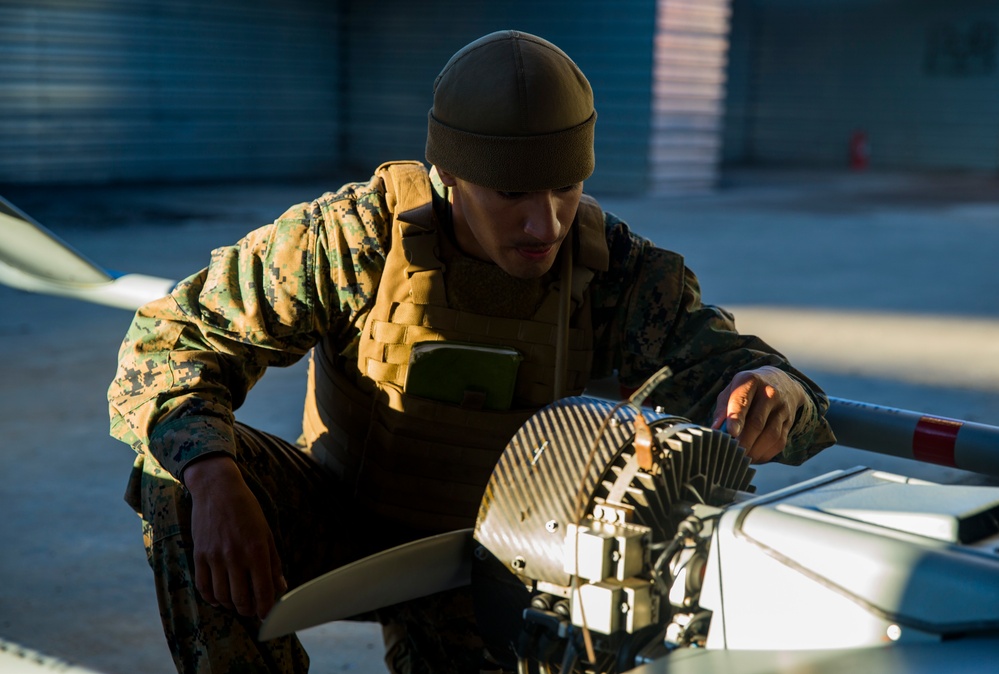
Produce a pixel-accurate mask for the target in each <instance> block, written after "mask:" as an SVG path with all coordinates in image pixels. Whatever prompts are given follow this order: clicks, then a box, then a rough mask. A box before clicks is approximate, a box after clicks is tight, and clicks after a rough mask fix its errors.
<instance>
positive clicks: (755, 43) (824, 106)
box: [724, 0, 999, 170]
mask: <svg viewBox="0 0 999 674" xmlns="http://www.w3.org/2000/svg"><path fill="white" fill-rule="evenodd" d="M732 21H733V28H732V47H731V52H730V55H731V57H730V60H729V62H730V65H729V77H728V82H729V86H728V100H727V105H726V111H727V116H726V124H725V133H724V159H725V162H726V163H727V164H730V165H732V164H751V165H789V166H790V165H793V166H816V167H845V166H847V165H848V146H849V139H850V137H851V135H852V134H853V133H854V132H855V131H856V130H863V131H864V132H865V133H866V134H867V136H868V138H869V141H870V147H871V159H870V163H871V166H872V167H881V168H890V169H910V170H925V169H933V170H936V169H968V170H996V169H997V168H999V3H996V2H995V0H950V1H949V2H946V3H944V2H939V1H938V0H863V1H862V0H812V1H811V2H808V3H802V2H798V1H795V0H734V2H733V17H732Z"/></svg>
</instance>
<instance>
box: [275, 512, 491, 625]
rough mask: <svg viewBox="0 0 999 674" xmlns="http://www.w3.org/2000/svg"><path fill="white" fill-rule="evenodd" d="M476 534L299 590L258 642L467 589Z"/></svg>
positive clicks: (385, 555) (383, 557)
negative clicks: (424, 598)
mask: <svg viewBox="0 0 999 674" xmlns="http://www.w3.org/2000/svg"><path fill="white" fill-rule="evenodd" d="M474 545H475V542H474V540H473V539H472V529H460V530H458V531H451V532H448V533H444V534H438V535H436V536H430V537H429V538H421V539H420V540H417V541H413V542H411V543H406V544H404V545H399V546H397V547H394V548H390V549H388V550H385V551H383V552H379V553H377V554H374V555H371V556H370V557H365V558H364V559H359V560H357V561H356V562H352V563H351V564H347V565H346V566H342V567H340V568H339V569H334V570H333V571H330V572H329V573H327V574H324V575H322V576H319V577H318V578H316V579H314V580H311V581H309V582H308V583H305V584H304V585H300V586H299V587H296V588H295V589H294V590H292V591H291V592H288V593H287V594H286V595H284V596H283V597H282V598H281V600H280V601H278V603H277V604H275V606H274V608H273V609H271V612H270V613H269V614H268V615H267V618H266V619H265V620H264V624H263V626H262V627H261V628H260V640H261V641H266V640H267V639H273V638H275V637H280V636H283V635H285V634H290V633H292V632H295V631H297V630H302V629H306V628H308V627H315V626H316V625H322V624H324V623H328V622H333V621H334V620H343V619H345V618H350V617H352V616H356V615H359V614H361V613H366V612H368V611H373V610H375V609H378V608H382V607H384V606H391V605H393V604H398V603H400V602H404V601H409V600H411V599H418V598H420V597H426V596H428V595H431V594H434V593H436V592H443V591H445V590H452V589H454V588H457V587H462V586H464V585H469V584H470V583H471V573H472V551H473V549H474Z"/></svg>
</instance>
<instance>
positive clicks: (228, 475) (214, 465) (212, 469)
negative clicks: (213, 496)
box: [180, 452, 242, 495]
mask: <svg viewBox="0 0 999 674" xmlns="http://www.w3.org/2000/svg"><path fill="white" fill-rule="evenodd" d="M180 478H181V482H183V483H184V486H185V487H187V490H188V491H189V492H191V494H192V495H196V494H198V493H201V492H203V491H204V490H205V489H208V488H211V487H212V486H213V485H215V486H217V485H219V484H220V483H223V482H226V481H228V480H231V479H234V478H239V479H242V476H241V475H240V473H239V468H238V467H237V466H236V461H235V459H233V457H232V455H230V454H227V453H226V452H212V453H210V454H205V455H203V456H199V457H198V458H196V459H194V460H192V461H190V462H189V463H188V464H187V465H186V466H184V471H183V472H182V473H181V475H180Z"/></svg>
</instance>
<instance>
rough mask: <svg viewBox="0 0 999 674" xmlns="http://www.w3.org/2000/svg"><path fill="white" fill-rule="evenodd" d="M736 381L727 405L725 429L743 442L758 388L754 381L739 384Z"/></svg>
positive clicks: (733, 382)
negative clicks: (747, 419)
mask: <svg viewBox="0 0 999 674" xmlns="http://www.w3.org/2000/svg"><path fill="white" fill-rule="evenodd" d="M737 378H738V375H737ZM736 381H737V379H733V380H732V384H733V385H734V388H733V389H732V392H731V393H730V394H729V396H728V401H727V402H726V404H725V429H726V431H727V432H728V434H729V435H732V436H734V437H737V438H739V439H740V440H741V439H742V437H741V436H742V433H743V431H744V429H745V425H746V415H747V414H748V413H749V408H750V407H751V406H752V404H753V400H754V399H755V397H756V386H755V385H754V384H755V382H754V380H753V379H748V380H747V381H744V382H740V383H738V384H736Z"/></svg>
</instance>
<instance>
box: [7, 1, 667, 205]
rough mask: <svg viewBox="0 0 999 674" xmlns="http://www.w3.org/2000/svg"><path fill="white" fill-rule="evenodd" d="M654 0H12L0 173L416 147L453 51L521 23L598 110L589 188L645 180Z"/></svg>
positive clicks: (312, 163) (101, 178)
mask: <svg viewBox="0 0 999 674" xmlns="http://www.w3.org/2000/svg"><path fill="white" fill-rule="evenodd" d="M655 4H656V3H655V0H616V1H615V2H606V1H602V0H579V1H578V2H566V1H565V0H523V1H514V2H504V3H494V2H487V1H486V0H464V1H462V0H440V1H436V2H426V3H422V2H421V3H414V2H409V1H408V0H384V1H383V2H381V3H378V4H377V5H376V4H372V3H368V2H361V1H360V0H339V1H330V0H280V1H279V0H250V1H248V0H213V2H211V3H208V2H198V1H196V0H171V1H169V2H167V1H166V0H8V1H7V2H4V3H0V183H60V182H62V183H65V182H83V183H87V182H109V181H110V182H115V181H137V180H198V179H203V178H213V179H242V178H282V177H292V176H300V175H316V174H322V173H326V172H330V171H336V172H337V174H338V175H340V174H343V173H344V171H346V170H353V169H356V170H360V171H364V172H365V175H367V173H366V172H367V171H370V170H372V169H373V168H374V167H375V166H376V165H377V164H378V163H380V162H382V161H385V160H388V159H398V158H405V157H409V158H422V157H423V146H424V142H425V138H426V114H427V111H428V110H429V108H430V104H431V99H432V85H433V80H434V78H435V77H436V75H437V73H438V72H439V71H440V69H441V67H442V66H443V65H444V63H445V62H446V61H447V59H448V58H449V57H450V56H451V54H452V53H453V52H454V51H455V50H457V49H458V48H459V47H461V46H462V45H463V44H465V43H467V42H468V41H470V40H472V39H474V38H476V37H479V36H480V35H483V34H485V33H487V32H490V31H493V30H498V29H504V28H516V29H519V30H524V31H528V32H534V33H537V34H540V35H542V36H544V37H546V38H548V39H550V40H552V41H553V42H555V43H556V44H558V45H559V46H561V47H562V48H563V49H565V50H566V51H567V52H568V53H569V54H570V56H572V57H573V58H574V59H575V60H576V61H577V62H578V63H579V65H580V66H581V67H582V68H583V70H584V72H586V73H587V75H588V77H589V78H590V80H591V82H592V84H593V87H594V90H595V94H596V106H597V109H598V111H599V117H598V122H597V147H596V153H597V173H596V174H595V175H594V177H593V178H592V182H591V185H590V186H591V187H593V188H595V189H604V190H605V191H624V192H636V191H642V190H644V189H645V187H646V179H647V164H648V158H647V148H648V135H649V125H650V121H649V109H650V102H649V101H650V95H651V94H650V81H651V67H652V34H653V30H654V16H655Z"/></svg>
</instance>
